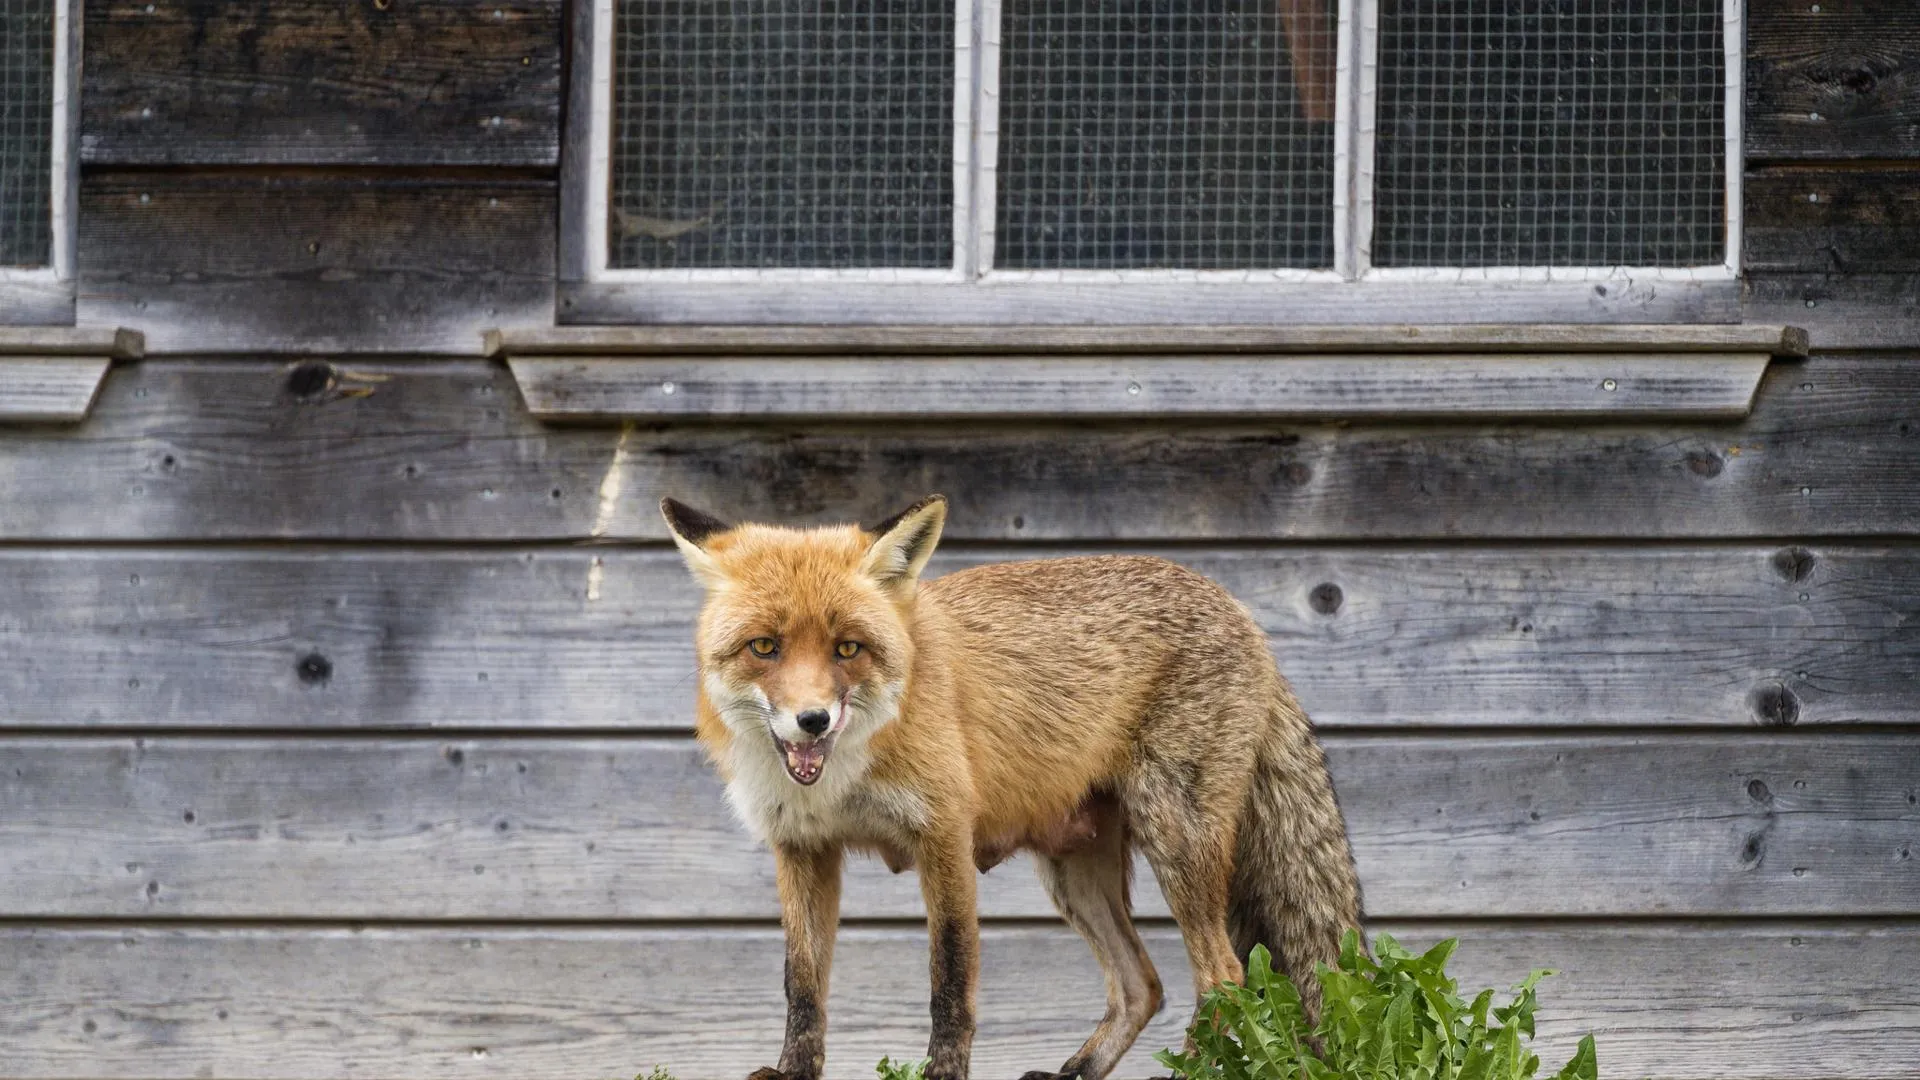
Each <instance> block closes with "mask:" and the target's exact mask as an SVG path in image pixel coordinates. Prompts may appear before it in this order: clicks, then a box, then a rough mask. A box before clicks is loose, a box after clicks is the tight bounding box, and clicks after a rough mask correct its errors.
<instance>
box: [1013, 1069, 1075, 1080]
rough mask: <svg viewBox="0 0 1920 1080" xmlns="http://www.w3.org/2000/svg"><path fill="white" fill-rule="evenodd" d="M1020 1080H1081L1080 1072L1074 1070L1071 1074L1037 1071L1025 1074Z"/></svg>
mask: <svg viewBox="0 0 1920 1080" xmlns="http://www.w3.org/2000/svg"><path fill="white" fill-rule="evenodd" d="M1020 1080H1080V1070H1079V1069H1074V1070H1073V1071H1071V1072H1051V1071H1048V1070H1046V1069H1035V1070H1034V1071H1032V1072H1030V1073H1025V1074H1023V1075H1022V1076H1021V1077H1020Z"/></svg>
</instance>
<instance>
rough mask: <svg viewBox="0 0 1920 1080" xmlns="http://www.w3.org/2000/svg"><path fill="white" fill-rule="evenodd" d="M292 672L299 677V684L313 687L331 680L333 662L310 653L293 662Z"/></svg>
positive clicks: (315, 653) (317, 654)
mask: <svg viewBox="0 0 1920 1080" xmlns="http://www.w3.org/2000/svg"><path fill="white" fill-rule="evenodd" d="M293 670H294V672H295V673H296V674H298V675H299V676H300V681H301V682H303V683H306V684H307V685H308V686H313V685H315V684H318V683H324V682H326V681H327V680H328V679H331V678H333V661H331V660H329V659H327V658H326V657H324V656H322V655H320V654H319V653H317V652H312V653H308V654H307V655H305V656H303V657H301V658H300V659H299V660H297V661H295V662H294V665H293Z"/></svg>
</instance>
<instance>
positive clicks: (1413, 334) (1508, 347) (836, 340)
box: [487, 323, 1807, 357]
mask: <svg viewBox="0 0 1920 1080" xmlns="http://www.w3.org/2000/svg"><path fill="white" fill-rule="evenodd" d="M1213 352H1218V353H1274V354H1291V353H1436V352H1439V353H1490V352H1508V353H1594V352H1600V353H1632V352H1655V353H1680V352H1702V353H1715V352H1733V353H1739V352H1764V353H1768V354H1770V355H1773V356H1805V355H1807V335H1806V334H1805V333H1804V332H1802V331H1801V330H1800V329H1799V328H1797V327H1794V326H1762V325H1718V324H1702V325H1695V326H1689V325H1668V324H1660V323H1655V324H1651V325H1643V326H1617V325H1615V326H1608V325H1582V324H1559V325H1550V324H1496V323H1487V324H1479V325H1475V324H1455V325H1448V324H1444V323H1443V324H1438V325H1432V326H1405V325H1402V326H1392V325H1384V326H1368V325H1365V324H1349V323H1333V324H1329V325H1325V326H1305V325H1297V326H1284V325H1282V326H1221V325H1213V326H672V325H669V326H556V327H550V328H532V329H525V330H498V331H494V332H491V333H489V334H488V335H487V355H489V356H510V357H511V356H650V355H665V356H691V355H700V354H720V355H733V356H762V355H768V356H770V355H788V354H793V355H807V354H819V355H829V356H832V355H839V356H858V355H863V354H871V353H880V354H902V355H910V354H923V353H934V354H954V355H961V354H969V353H985V354H992V353H1046V354H1069V355H1077V354H1085V353H1093V354H1105V353H1213Z"/></svg>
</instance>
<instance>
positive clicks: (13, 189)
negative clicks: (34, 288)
mask: <svg viewBox="0 0 1920 1080" xmlns="http://www.w3.org/2000/svg"><path fill="white" fill-rule="evenodd" d="M52 200H53V0H0V266H45V265H47V264H48V263H49V262H51V261H52V259H51V251H52V242H53V221H52V215H53V201H52Z"/></svg>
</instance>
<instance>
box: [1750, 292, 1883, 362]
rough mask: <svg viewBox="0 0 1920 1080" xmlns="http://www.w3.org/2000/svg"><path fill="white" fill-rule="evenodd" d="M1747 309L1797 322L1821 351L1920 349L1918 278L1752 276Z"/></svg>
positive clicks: (1763, 316)
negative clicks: (1805, 329)
mask: <svg viewBox="0 0 1920 1080" xmlns="http://www.w3.org/2000/svg"><path fill="white" fill-rule="evenodd" d="M1744 310H1745V311H1746V313H1747V317H1748V318H1752V319H1762V320H1765V319H1780V318H1784V317H1788V316H1791V317H1793V318H1794V319H1796V320H1798V321H1799V323H1800V324H1801V325H1802V326H1804V327H1806V328H1807V332H1808V334H1809V335H1811V336H1812V338H1813V341H1814V344H1815V346H1817V347H1818V348H1821V349H1900V350H1911V349H1914V348H1920V273H1914V274H1879V273H1853V274H1829V273H1787V274H1774V273H1754V274H1751V275H1749V276H1748V279H1747V297H1746V300H1745V302H1744Z"/></svg>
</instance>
